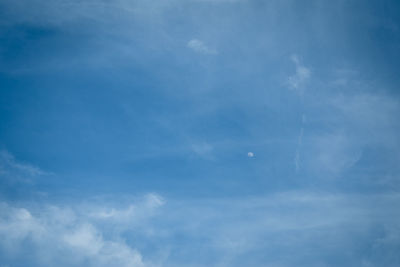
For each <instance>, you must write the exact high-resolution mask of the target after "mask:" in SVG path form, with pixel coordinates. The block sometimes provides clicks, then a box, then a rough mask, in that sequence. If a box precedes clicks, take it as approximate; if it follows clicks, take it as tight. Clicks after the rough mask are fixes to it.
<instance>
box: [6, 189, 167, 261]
mask: <svg viewBox="0 0 400 267" xmlns="http://www.w3.org/2000/svg"><path fill="white" fill-rule="evenodd" d="M163 204H164V200H163V199H162V198H161V197H160V196H158V195H157V194H154V193H152V194H148V195H146V196H145V197H144V198H143V199H142V201H139V202H138V203H135V204H133V205H131V206H129V207H128V208H126V209H112V210H113V212H111V213H110V214H111V215H110V216H108V215H107V216H102V217H101V215H102V214H104V213H102V212H103V211H104V207H103V206H104V204H102V205H97V204H91V205H83V204H82V205H77V206H74V207H69V208H68V207H59V206H47V205H45V206H43V205H39V206H37V207H36V208H26V207H17V206H14V205H11V204H7V203H1V205H0V249H1V250H3V251H6V253H7V255H8V257H9V260H10V261H11V262H13V259H17V258H19V257H23V255H24V254H26V253H27V252H28V250H29V251H30V252H29V253H30V255H32V258H33V259H31V260H33V261H35V263H33V265H35V264H38V265H40V266H56V265H57V266H96V267H97V266H99V267H101V266H123V267H144V266H152V265H151V263H150V262H149V261H144V260H143V258H142V255H141V254H140V253H139V252H138V251H137V250H136V249H135V248H133V247H132V246H131V245H128V244H127V243H126V242H125V241H124V239H123V238H122V236H121V231H122V230H123V229H131V228H132V227H138V226H139V224H142V227H143V225H146V221H147V220H148V219H149V218H150V217H152V216H153V214H154V213H153V211H154V209H157V208H158V207H161V206H162V205H163ZM132 207H134V208H132ZM88 210H93V211H94V212H93V213H92V214H91V213H89V212H88ZM148 210H150V211H148ZM94 215H95V216H94ZM100 217H101V218H100ZM100 219H101V220H100ZM107 225H108V226H107Z"/></svg>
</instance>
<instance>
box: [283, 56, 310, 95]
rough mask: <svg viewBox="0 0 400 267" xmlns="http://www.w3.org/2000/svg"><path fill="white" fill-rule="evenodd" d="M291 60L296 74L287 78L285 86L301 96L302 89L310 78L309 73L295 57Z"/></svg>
mask: <svg viewBox="0 0 400 267" xmlns="http://www.w3.org/2000/svg"><path fill="white" fill-rule="evenodd" d="M291 60H292V61H293V63H294V64H295V66H296V73H295V74H294V75H292V76H289V77H288V79H287V84H288V86H289V88H290V89H293V90H296V91H297V92H299V93H300V94H303V92H304V90H303V89H302V87H303V85H304V84H305V83H306V82H307V80H308V79H309V78H310V77H311V71H310V69H309V68H307V67H305V66H304V65H302V64H301V62H300V59H299V57H298V56H297V55H292V57H291Z"/></svg>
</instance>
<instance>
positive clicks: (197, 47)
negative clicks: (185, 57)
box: [187, 39, 218, 55]
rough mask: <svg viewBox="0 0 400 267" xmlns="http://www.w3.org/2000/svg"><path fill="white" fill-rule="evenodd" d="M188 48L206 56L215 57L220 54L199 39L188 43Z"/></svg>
mask: <svg viewBox="0 0 400 267" xmlns="http://www.w3.org/2000/svg"><path fill="white" fill-rule="evenodd" d="M187 47H189V48H190V49H192V50H193V51H195V52H197V53H200V54H205V55H215V54H218V52H217V50H215V49H212V48H210V47H208V46H207V45H206V44H205V43H204V42H202V41H200V40H198V39H192V40H190V41H189V42H188V43H187Z"/></svg>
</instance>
